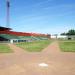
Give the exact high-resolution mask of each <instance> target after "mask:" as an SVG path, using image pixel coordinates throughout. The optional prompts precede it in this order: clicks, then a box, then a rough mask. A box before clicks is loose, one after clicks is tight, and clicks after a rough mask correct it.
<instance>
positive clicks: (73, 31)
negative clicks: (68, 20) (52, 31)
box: [61, 29, 75, 35]
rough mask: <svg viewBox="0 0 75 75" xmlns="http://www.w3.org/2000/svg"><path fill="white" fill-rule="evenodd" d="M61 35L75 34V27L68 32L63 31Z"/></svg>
mask: <svg viewBox="0 0 75 75" xmlns="http://www.w3.org/2000/svg"><path fill="white" fill-rule="evenodd" d="M61 35H75V30H74V29H70V30H69V31H68V32H67V33H65V32H64V33H61Z"/></svg>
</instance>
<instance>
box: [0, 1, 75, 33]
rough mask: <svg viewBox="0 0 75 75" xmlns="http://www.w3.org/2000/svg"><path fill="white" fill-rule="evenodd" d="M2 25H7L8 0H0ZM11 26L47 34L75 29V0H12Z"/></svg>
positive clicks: (24, 30) (21, 30)
mask: <svg viewBox="0 0 75 75" xmlns="http://www.w3.org/2000/svg"><path fill="white" fill-rule="evenodd" d="M0 26H6V0H0ZM10 28H12V29H13V30H14V31H19V32H34V33H45V34H47V33H48V34H60V33H63V32H67V31H68V30H69V29H75V0H10Z"/></svg>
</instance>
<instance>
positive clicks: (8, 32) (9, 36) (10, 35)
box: [0, 27, 50, 43]
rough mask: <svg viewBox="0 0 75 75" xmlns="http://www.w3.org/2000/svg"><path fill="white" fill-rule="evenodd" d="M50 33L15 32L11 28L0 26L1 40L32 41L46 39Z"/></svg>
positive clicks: (11, 41) (12, 41)
mask: <svg viewBox="0 0 75 75" xmlns="http://www.w3.org/2000/svg"><path fill="white" fill-rule="evenodd" d="M49 38H50V35H49V36H48V35H47V34H39V33H26V32H15V31H12V29H11V28H6V27H0V42H4V41H7V42H10V43H14V42H26V41H27V42H31V41H34V40H46V39H49Z"/></svg>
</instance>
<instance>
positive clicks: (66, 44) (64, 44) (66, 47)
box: [59, 40, 75, 52]
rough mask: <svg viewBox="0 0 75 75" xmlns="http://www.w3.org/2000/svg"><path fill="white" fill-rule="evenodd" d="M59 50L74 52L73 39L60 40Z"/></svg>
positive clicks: (74, 43)
mask: <svg viewBox="0 0 75 75" xmlns="http://www.w3.org/2000/svg"><path fill="white" fill-rule="evenodd" d="M59 44H60V48H61V51H63V52H75V40H74V41H61V42H60V43H59Z"/></svg>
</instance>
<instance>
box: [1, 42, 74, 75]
mask: <svg viewBox="0 0 75 75" xmlns="http://www.w3.org/2000/svg"><path fill="white" fill-rule="evenodd" d="M9 46H10V47H11V49H13V50H14V52H15V53H9V54H3V55H2V54H0V75H75V54H74V53H67V52H65V53H64V52H60V49H59V45H58V42H57V41H55V42H53V43H52V44H50V45H49V46H48V47H47V48H45V49H44V50H43V51H42V52H40V53H39V52H37V53H28V52H26V51H24V50H23V49H21V48H18V47H16V46H15V45H12V44H9ZM40 63H45V64H47V65H48V66H45V67H42V66H39V64H40Z"/></svg>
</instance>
